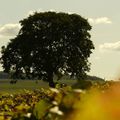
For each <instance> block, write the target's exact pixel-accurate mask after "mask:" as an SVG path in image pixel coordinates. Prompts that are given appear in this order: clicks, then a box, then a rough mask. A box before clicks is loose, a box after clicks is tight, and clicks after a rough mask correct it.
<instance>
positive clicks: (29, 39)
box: [1, 12, 94, 86]
mask: <svg viewBox="0 0 120 120" xmlns="http://www.w3.org/2000/svg"><path fill="white" fill-rule="evenodd" d="M20 24H21V29H20V31H19V33H18V35H17V36H16V37H15V38H13V39H11V40H10V42H9V43H8V45H7V46H6V47H5V46H3V47H2V51H1V53H2V57H1V63H2V66H3V68H4V71H5V72H8V73H9V72H12V73H13V77H14V78H29V79H30V78H38V79H42V80H45V81H48V82H49V84H50V85H51V86H52V84H53V76H54V75H57V76H59V75H60V74H67V75H70V76H71V77H72V76H76V77H77V78H78V79H82V78H84V76H85V74H86V72H87V71H89V70H90V63H89V61H88V58H89V57H90V54H91V53H92V49H94V45H93V42H92V41H91V40H90V38H91V36H90V33H89V31H90V30H91V26H90V25H89V23H88V20H87V19H85V18H83V17H81V16H80V15H77V14H67V13H56V12H41V13H37V12H36V13H34V14H33V15H30V16H29V17H27V18H25V19H23V20H21V21H20Z"/></svg>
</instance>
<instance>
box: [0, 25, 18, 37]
mask: <svg viewBox="0 0 120 120" xmlns="http://www.w3.org/2000/svg"><path fill="white" fill-rule="evenodd" d="M19 30H20V24H5V25H2V26H0V36H15V35H17V33H18V31H19Z"/></svg>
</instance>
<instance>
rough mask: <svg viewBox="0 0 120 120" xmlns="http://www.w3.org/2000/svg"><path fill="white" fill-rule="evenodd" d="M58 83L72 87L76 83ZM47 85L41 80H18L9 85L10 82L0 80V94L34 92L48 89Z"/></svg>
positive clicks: (69, 81) (61, 81)
mask: <svg viewBox="0 0 120 120" xmlns="http://www.w3.org/2000/svg"><path fill="white" fill-rule="evenodd" d="M59 82H60V83H66V84H67V85H73V84H74V83H75V82H76V81H73V80H60V81H59ZM48 87H49V86H48V83H47V82H43V81H42V80H38V83H36V80H18V81H17V83H16V84H10V80H0V93H4V92H5V93H6V92H7V93H13V92H15V93H16V92H22V91H23V90H24V89H28V90H34V89H39V88H48Z"/></svg>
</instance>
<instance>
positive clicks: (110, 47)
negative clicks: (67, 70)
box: [0, 0, 120, 79]
mask: <svg viewBox="0 0 120 120" xmlns="http://www.w3.org/2000/svg"><path fill="white" fill-rule="evenodd" d="M49 10H53V11H57V12H69V13H77V14H80V15H81V16H82V17H84V18H87V19H88V21H89V22H90V24H91V25H92V30H91V32H90V33H91V36H92V37H91V40H92V41H93V43H94V45H95V48H96V49H95V50H94V52H93V54H92V55H91V57H90V59H89V60H90V62H91V63H92V64H91V72H90V73H89V74H91V75H96V76H100V77H102V78H106V79H115V78H116V77H119V76H120V13H119V11H120V0H0V47H1V46H2V45H6V44H7V43H8V42H9V39H10V38H14V36H15V35H16V34H17V33H18V31H19V29H20V25H19V21H20V20H22V19H23V18H26V17H27V16H28V15H29V14H32V13H33V11H49ZM0 69H1V70H2V68H0Z"/></svg>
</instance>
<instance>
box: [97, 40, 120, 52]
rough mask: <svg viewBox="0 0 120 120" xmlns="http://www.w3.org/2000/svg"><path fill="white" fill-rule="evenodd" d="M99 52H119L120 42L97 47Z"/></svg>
mask: <svg viewBox="0 0 120 120" xmlns="http://www.w3.org/2000/svg"><path fill="white" fill-rule="evenodd" d="M99 49H100V51H101V52H105V51H120V41H118V42H115V43H104V44H102V45H100V46H99Z"/></svg>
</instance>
